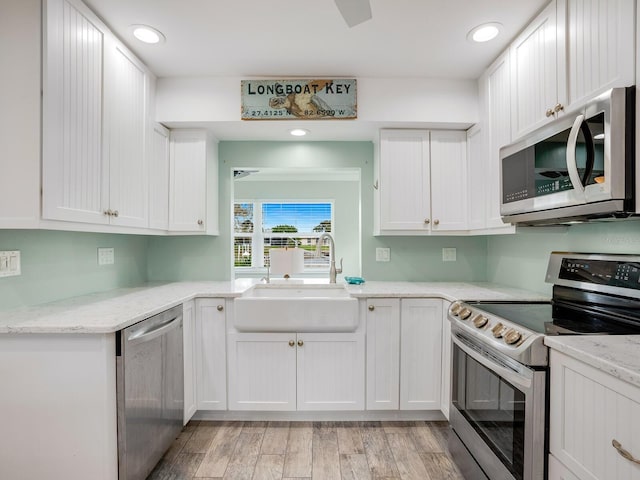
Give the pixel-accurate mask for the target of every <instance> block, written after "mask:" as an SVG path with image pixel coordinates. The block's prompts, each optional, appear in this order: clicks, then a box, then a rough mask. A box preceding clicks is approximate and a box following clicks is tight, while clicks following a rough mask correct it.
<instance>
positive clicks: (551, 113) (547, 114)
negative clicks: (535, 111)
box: [545, 109, 553, 117]
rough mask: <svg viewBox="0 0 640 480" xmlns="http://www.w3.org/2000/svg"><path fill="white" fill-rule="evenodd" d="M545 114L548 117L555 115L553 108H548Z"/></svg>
mask: <svg viewBox="0 0 640 480" xmlns="http://www.w3.org/2000/svg"><path fill="white" fill-rule="evenodd" d="M545 115H546V116H547V117H550V116H551V115H553V110H551V109H548V110H547V111H546V112H545Z"/></svg>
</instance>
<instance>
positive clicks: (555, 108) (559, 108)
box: [553, 103, 564, 113]
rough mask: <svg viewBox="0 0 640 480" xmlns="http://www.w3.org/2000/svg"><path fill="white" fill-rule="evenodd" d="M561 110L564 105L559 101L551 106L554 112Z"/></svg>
mask: <svg viewBox="0 0 640 480" xmlns="http://www.w3.org/2000/svg"><path fill="white" fill-rule="evenodd" d="M562 110H564V105H562V104H561V103H557V104H556V106H555V107H553V111H554V113H558V112H560V111H562Z"/></svg>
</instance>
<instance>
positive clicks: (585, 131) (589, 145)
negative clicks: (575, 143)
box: [580, 122, 596, 187]
mask: <svg viewBox="0 0 640 480" xmlns="http://www.w3.org/2000/svg"><path fill="white" fill-rule="evenodd" d="M580 129H581V130H582V135H583V136H584V146H585V148H586V149H587V165H586V167H585V169H584V173H583V174H582V185H584V186H585V187H586V185H588V183H589V177H591V174H592V173H593V167H594V166H595V163H596V153H595V152H596V147H595V146H594V144H593V135H592V134H591V130H590V129H589V123H588V122H582V126H581V127H580Z"/></svg>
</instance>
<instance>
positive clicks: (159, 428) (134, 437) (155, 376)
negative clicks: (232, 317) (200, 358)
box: [116, 305, 184, 480]
mask: <svg viewBox="0 0 640 480" xmlns="http://www.w3.org/2000/svg"><path fill="white" fill-rule="evenodd" d="M183 365H184V364H183V351H182V305H179V306H177V307H174V308H171V309H169V310H166V311H164V312H162V313H159V314H157V315H154V316H153V317H150V318H148V319H146V320H143V321H141V322H138V323H136V324H134V325H132V326H130V327H128V328H126V329H124V330H120V331H118V332H116V389H117V397H118V478H119V480H144V479H145V478H146V477H147V475H149V473H150V472H151V470H153V467H154V466H155V465H156V463H158V461H159V460H160V458H161V457H162V455H163V454H164V453H165V452H166V450H167V449H168V448H169V446H170V445H171V443H172V442H173V440H175V438H176V437H177V436H178V434H179V433H180V431H181V429H182V418H183V410H184V383H183V382H184V366H183Z"/></svg>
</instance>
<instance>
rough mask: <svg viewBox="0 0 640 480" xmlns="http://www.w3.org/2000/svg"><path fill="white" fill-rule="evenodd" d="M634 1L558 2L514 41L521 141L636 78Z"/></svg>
mask: <svg viewBox="0 0 640 480" xmlns="http://www.w3.org/2000/svg"><path fill="white" fill-rule="evenodd" d="M634 39H635V2H634V1H633V0H557V1H556V0H554V1H552V2H551V3H550V4H549V5H548V6H547V7H546V8H545V9H544V10H543V11H542V12H541V13H540V15H539V16H538V17H536V19H534V20H533V21H532V22H531V23H530V24H529V26H528V27H527V28H526V29H525V30H524V31H523V32H522V34H521V35H520V36H518V38H517V39H516V40H515V41H514V42H513V44H512V45H511V49H510V53H511V86H512V90H511V95H512V134H513V138H514V139H517V138H520V137H522V136H523V135H525V134H526V133H528V132H530V131H532V130H534V129H536V128H538V127H540V126H541V125H544V124H545V123H546V122H548V121H549V120H552V119H554V118H557V116H558V115H562V114H563V113H565V112H569V111H573V110H576V109H578V108H580V107H581V106H583V105H584V104H585V103H586V102H587V101H588V100H590V99H591V98H593V97H594V96H596V95H598V94H599V93H602V92H604V91H605V90H608V89H609V88H612V87H622V86H631V85H633V84H634V78H635V47H634V46H635V40H634Z"/></svg>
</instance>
